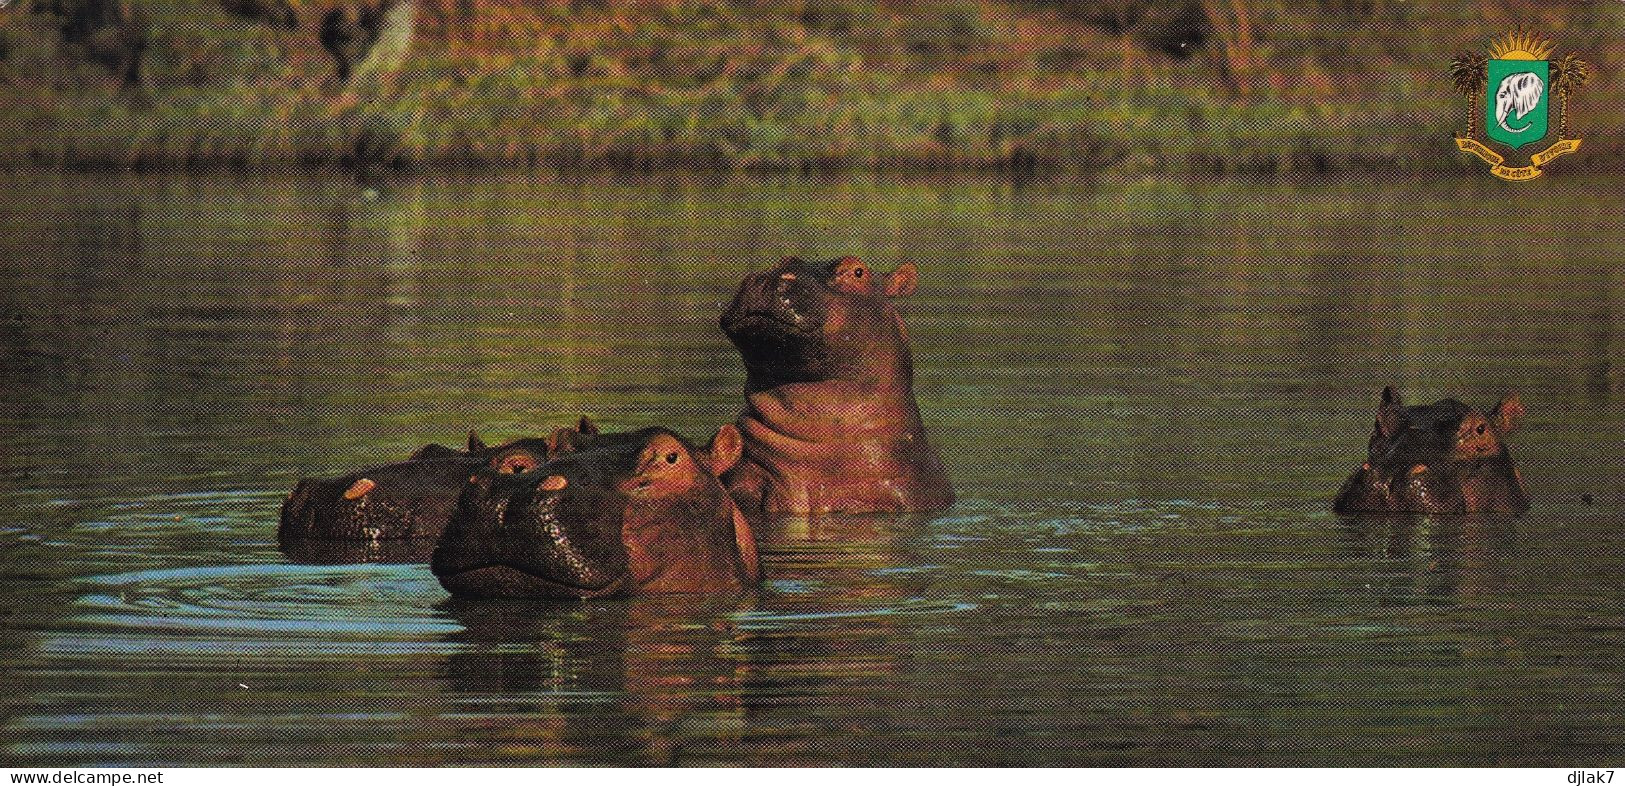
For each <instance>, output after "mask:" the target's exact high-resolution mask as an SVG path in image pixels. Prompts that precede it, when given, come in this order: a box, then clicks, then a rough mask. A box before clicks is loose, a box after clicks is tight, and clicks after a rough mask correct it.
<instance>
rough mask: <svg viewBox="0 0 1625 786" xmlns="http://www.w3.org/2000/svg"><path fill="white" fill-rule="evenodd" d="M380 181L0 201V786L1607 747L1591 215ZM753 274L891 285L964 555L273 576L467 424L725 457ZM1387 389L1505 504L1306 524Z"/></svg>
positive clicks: (937, 532) (1305, 201)
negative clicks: (106, 777)
mask: <svg viewBox="0 0 1625 786" xmlns="http://www.w3.org/2000/svg"><path fill="white" fill-rule="evenodd" d="M370 185H371V187H374V188H376V194H369V193H368V192H367V191H366V189H365V188H363V187H362V186H360V185H358V184H357V183H355V182H353V181H349V180H344V179H238V178H228V177H206V178H176V179H166V178H155V177H121V176H106V175H94V176H93V175H72V176H69V175H44V174H23V175H17V176H14V177H13V178H12V179H11V180H10V182H9V184H8V186H7V197H8V198H7V199H6V200H5V203H4V204H0V261H3V262H4V265H3V267H0V309H3V311H0V319H3V320H4V330H0V434H3V436H4V442H5V444H6V449H5V450H4V451H0V543H3V546H0V609H3V614H4V626H3V629H0V762H6V763H11V764H37V765H66V764H116V765H134V764H143V765H145V764H239V763H240V764H318V765H335V764H409V765H412V764H441V763H470V764H507V763H514V764H534V763H662V764H663V763H680V764H705V763H732V762H739V763H752V764H817V763H842V762H845V763H876V764H879V763H900V764H925V763H931V764H952V763H967V764H1120V763H1137V764H1165V763H1166V764H1282V765H1290V764H1314V763H1325V764H1390V763H1391V764H1491V763H1520V764H1554V765H1563V766H1568V765H1571V764H1578V763H1585V762H1601V761H1604V760H1606V759H1608V758H1610V757H1612V758H1617V757H1618V754H1620V753H1621V752H1622V751H1625V743H1621V740H1625V712H1622V710H1621V706H1620V701H1619V697H1620V696H1622V695H1625V661H1622V659H1621V657H1620V653H1621V652H1625V619H1622V613H1625V612H1622V609H1625V534H1622V528H1621V526H1620V524H1619V521H1620V513H1621V510H1622V507H1625V483H1622V480H1621V478H1622V477H1625V472H1622V470H1625V458H1622V457H1621V456H1622V451H1621V447H1622V442H1625V407H1622V396H1625V362H1622V360H1625V358H1622V354H1625V350H1622V347H1625V343H1622V339H1625V327H1622V322H1621V317H1622V316H1625V281H1622V280H1621V278H1622V276H1625V274H1622V273H1621V271H1620V268H1619V266H1618V262H1617V249H1619V248H1621V247H1625V228H1622V227H1621V225H1620V222H1619V221H1618V216H1620V215H1621V214H1625V199H1622V198H1621V197H1619V196H1617V195H1616V194H1617V189H1615V188H1612V187H1611V184H1606V183H1595V182H1587V181H1584V180H1581V179H1577V178H1555V177H1554V178H1551V179H1548V180H1544V181H1537V182H1534V183H1531V184H1524V185H1521V186H1519V187H1518V188H1517V189H1512V188H1509V187H1507V186H1506V184H1502V183H1498V182H1489V180H1488V179H1487V178H1479V179H1471V180H1463V181H1453V182H1443V183H1434V182H1424V181H1415V182H1401V183H1390V184H1386V185H1382V186H1374V185H1372V184H1371V183H1369V182H1364V181H1354V180H1350V181H1343V182H1336V183H1329V184H1328V183H1244V182H1226V183H1169V182H1162V181H1150V180H1148V181H1146V182H1143V183H1112V184H1076V183H1073V184H1037V185H1016V184H1011V183H1007V182H1001V181H994V180H974V179H973V180H936V179H932V180H912V181H892V180H867V179H846V180H830V181H806V180H769V181H755V180H725V181H710V180H700V179H677V178H672V179H656V180H636V181H634V180H626V179H594V180H585V181H574V180H556V179H528V178H468V179H446V180H436V181H425V182H419V181H402V182H384V183H377V184H370ZM787 253H796V254H804V255H809V256H819V257H832V256H836V255H839V254H846V253H854V254H858V255H860V256H863V257H865V258H866V259H868V260H870V261H871V262H873V263H874V264H876V265H877V266H878V267H880V268H882V269H887V268H889V267H891V266H892V265H894V264H896V263H897V262H899V261H901V260H904V259H909V260H914V261H916V262H917V263H918V264H919V265H920V268H921V286H920V290H919V292H918V293H917V295H916V296H914V297H913V298H911V299H910V301H909V302H908V304H907V305H906V308H905V313H906V318H907V320H908V324H909V329H910V332H911V334H912V335H913V338H914V347H915V354H916V366H917V392H918V395H919V399H920V406H921V409H922V410H923V412H924V414H925V417H926V420H927V423H928V426H929V428H930V431H931V434H932V436H933V438H934V439H935V440H936V441H937V442H938V443H939V446H940V447H941V448H942V450H943V452H944V454H945V459H946V460H947V462H948V464H949V466H950V469H951V472H952V475H953V478H954V481H955V483H956V486H957V488H958V491H959V493H960V498H961V500H960V502H959V503H958V504H957V505H956V506H955V507H954V508H953V509H951V510H949V511H946V512H944V513H942V514H940V515H933V516H871V517H861V516H846V517H841V516H837V517H822V518H814V519H805V518H786V519H781V520H776V521H772V522H767V523H765V524H764V525H763V526H762V529H761V532H762V534H763V536H764V552H763V553H764V558H765V567H766V569H767V571H768V574H769V581H768V582H767V584H766V585H765V587H764V588H763V589H762V590H761V591H760V592H759V593H756V594H753V595H751V596H748V597H743V598H724V599H709V600H695V599H681V598H645V599H637V600H630V601H601V602H591V603H583V604H562V605H545V604H524V603H484V602H479V603H476V602H461V601H453V600H452V599H450V598H449V597H448V596H447V595H446V594H445V593H444V592H443V591H442V590H441V589H440V587H439V585H438V584H437V583H436V582H435V581H434V578H433V577H432V576H431V575H430V574H429V572H428V570H427V569H426V568H425V567H424V566H423V565H422V564H421V562H418V561H416V560H420V559H421V547H418V549H417V551H416V552H414V547H413V546H411V545H409V544H408V545H401V546H396V547H393V548H391V549H383V550H375V551H371V552H368V551H367V550H365V549H362V550H359V552H358V553H352V554H345V555H336V556H335V555H328V557H329V558H328V559H322V558H320V555H316V556H313V555H309V554H284V553H282V552H281V551H279V550H278V548H277V546H276V543H275V539H274V530H275V525H276V515H277V508H278V506H279V504H280V502H281V499H282V496H283V494H285V493H286V491H287V490H288V489H289V488H291V487H292V485H293V483H294V481H295V480H296V479H297V478H298V477H301V476H304V475H310V474H324V473H336V472H339V471H344V470H347V469H350V468H354V467H358V466H363V465H367V464H371V463H377V462H378V461H380V460H385V459H390V458H394V457H397V456H404V455H405V454H407V453H408V452H410V451H411V450H412V449H414V448H416V447H417V446H419V445H421V444H423V443H425V442H430V441H441V442H456V441H457V440H459V439H460V438H461V435H462V433H463V432H464V431H466V430H467V429H468V428H471V427H476V428H478V429H479V430H480V431H481V433H482V434H483V435H484V436H486V438H487V439H488V440H493V439H507V438H511V437H516V436H520V435H526V434H537V433H546V432H547V431H549V430H551V429H552V428H553V427H555V426H558V425H563V424H565V423H568V422H571V421H572V420H573V419H574V417H575V416H577V415H578V414H580V413H583V412H585V413H588V414H591V415H593V416H594V417H596V418H598V419H599V420H600V421H601V422H602V423H603V424H604V425H605V426H606V427H609V428H612V429H620V428H634V427H640V426H643V425H646V424H650V423H663V424H667V425H669V426H672V427H674V428H676V429H678V430H679V431H682V432H685V433H687V434H689V435H691V436H693V437H695V438H696V439H704V438H706V437H708V436H709V434H710V433H711V432H712V431H714V429H715V427H716V426H717V424H719V423H720V422H723V421H724V420H727V419H730V418H731V417H732V416H733V414H734V413H735V412H736V411H737V408H738V407H739V404H740V392H741V388H742V385H743V373H742V371H741V370H740V368H739V366H738V363H737V361H736V360H735V358H734V355H733V352H732V350H731V349H730V347H729V346H728V345H727V343H726V341H725V340H724V339H723V337H722V336H721V333H720V331H719V330H718V329H717V327H716V318H717V315H718V313H719V312H720V310H721V307H722V304H723V303H724V302H725V300H726V299H727V298H728V297H729V295H730V293H731V291H732V288H733V285H734V284H735V283H736V282H737V281H738V279H739V278H740V277H741V276H742V275H744V273H746V272H747V271H749V270H751V269H753V268H755V267H759V266H763V265H765V264H768V263H770V262H772V261H773V260H775V259H776V258H777V257H779V256H781V255H783V254H787ZM1385 384H1394V385H1397V386H1399V387H1400V389H1401V390H1403V391H1404V392H1405V394H1406V395H1407V397H1408V398H1409V399H1410V400H1412V401H1415V402H1420V401H1428V400H1432V399H1435V398H1439V397H1443V396H1445V395H1453V396H1456V397H1459V398H1463V399H1466V400H1468V401H1470V402H1473V403H1476V404H1478V405H1480V406H1483V407H1488V406H1489V405H1491V404H1493V403H1494V401H1495V400H1496V399H1497V398H1499V397H1500V396H1501V395H1503V394H1504V393H1506V392H1508V391H1510V390H1516V391H1519V392H1520V393H1521V395H1522V396H1523V399H1524V402H1525V403H1526V405H1527V407H1528V411H1529V415H1528V418H1527V421H1526V425H1525V427H1524V428H1523V429H1522V430H1521V431H1519V432H1518V433H1516V434H1515V435H1514V436H1513V438H1512V440H1511V443H1512V446H1513V447H1512V449H1513V451H1514V454H1515V456H1516V458H1517V460H1518V462H1519V464H1520V466H1521V468H1522V471H1523V474H1524V476H1525V478H1526V480H1527V482H1528V485H1529V487H1530V493H1531V497H1532V498H1533V502H1534V509H1533V510H1532V511H1531V512H1530V513H1529V514H1528V515H1526V516H1522V517H1518V518H1473V519H1452V518H1448V517H1441V518H1426V517H1418V518H1400V519H1376V520H1362V519H1348V518H1339V517H1337V516H1334V515H1332V514H1331V513H1330V512H1329V510H1328V506H1329V500H1330V497H1331V495H1332V493H1333V492H1334V491H1335V489H1336V488H1337V485H1338V483H1339V482H1340V481H1341V480H1342V478H1343V477H1344V475H1346V474H1347V472H1348V471H1349V470H1350V469H1352V468H1353V467H1354V466H1355V465H1357V464H1358V463H1359V461H1360V460H1361V458H1362V453H1363V449H1364V444H1365V440H1366V437H1367V434H1368V431H1369V429H1370V425H1371V419H1372V411H1373V408H1374V407H1375V403H1376V398H1377V393H1378V391H1379V390H1381V388H1382V386H1383V385H1385ZM341 558H349V559H371V560H382V561H372V562H355V563H346V562H343V561H341ZM313 560H314V562H317V563H321V562H334V561H336V560H338V561H339V562H338V564H312V562H313Z"/></svg>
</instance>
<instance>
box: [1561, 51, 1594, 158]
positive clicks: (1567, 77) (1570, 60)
mask: <svg viewBox="0 0 1625 786" xmlns="http://www.w3.org/2000/svg"><path fill="white" fill-rule="evenodd" d="M1590 81H1591V64H1590V63H1587V62H1586V61H1584V60H1582V59H1580V56H1579V55H1576V54H1574V53H1573V52H1570V53H1568V54H1566V55H1563V59H1561V60H1558V61H1557V62H1555V63H1552V92H1554V93H1556V94H1557V102H1558V104H1557V105H1558V115H1557V117H1558V121H1557V135H1558V136H1559V137H1562V138H1564V139H1567V138H1568V136H1569V96H1571V95H1573V94H1574V93H1575V91H1577V90H1579V89H1580V88H1582V87H1585V86H1586V83H1588V82H1590Z"/></svg>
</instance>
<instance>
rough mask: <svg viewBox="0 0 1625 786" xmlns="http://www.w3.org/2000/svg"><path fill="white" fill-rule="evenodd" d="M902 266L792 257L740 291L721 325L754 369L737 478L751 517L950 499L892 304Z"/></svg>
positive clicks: (910, 275)
mask: <svg viewBox="0 0 1625 786" xmlns="http://www.w3.org/2000/svg"><path fill="white" fill-rule="evenodd" d="M916 276H917V274H916V271H915V268H914V265H913V264H912V263H904V264H903V265H902V266H900V267H898V268H897V269H896V270H895V271H893V272H891V273H876V272H875V271H873V270H872V269H870V268H869V266H868V265H865V264H864V263H863V262H861V261H859V260H858V259H857V258H855V257H843V258H841V259H837V260H835V261H833V262H806V261H803V260H800V259H795V258H787V259H785V260H783V261H781V262H780V263H779V264H778V265H776V266H774V267H772V268H769V269H767V270H764V271H761V272H758V273H753V274H751V275H750V276H748V277H747V278H746V279H745V281H744V283H742V284H740V285H739V292H738V294H737V295H735V296H734V300H733V304H732V305H731V306H729V307H728V310H727V312H726V313H724V314H723V315H722V330H723V332H725V333H727V334H728V338H729V339H730V340H732V341H733V344H734V346H735V347H736V348H738V350H739V354H740V356H741V357H742V358H743V359H744V362H745V370H746V374H747V376H746V382H745V399H746V403H745V411H744V412H743V413H741V414H740V416H739V421H738V422H739V429H740V431H741V432H742V433H743V434H744V438H745V456H744V460H743V461H741V462H740V464H739V466H738V467H736V468H735V469H734V470H733V472H731V473H730V474H729V475H728V477H727V481H728V485H729V488H730V489H731V490H732V491H733V494H734V498H735V499H736V500H738V502H739V504H740V505H741V506H743V507H744V508H746V509H747V510H763V511H768V512H773V513H822V512H828V511H849V512H865V511H905V510H913V511H925V510H937V509H940V508H945V507H948V506H949V505H951V504H953V501H954V492H953V488H952V486H951V485H950V484H949V482H948V473H947V471H946V470H945V469H944V468H943V465H942V460H941V459H940V458H939V457H938V456H937V452H936V450H935V449H934V448H932V447H931V443H930V442H929V441H928V440H927V439H926V436H925V427H924V426H923V425H921V423H920V412H919V408H918V407H917V406H916V405H915V403H914V392H913V377H914V364H913V359H912V357H911V355H910V352H909V346H908V331H907V330H906V329H905V328H904V327H903V319H902V317H901V316H900V315H899V314H898V313H897V309H896V308H895V307H894V306H893V305H892V302H891V301H892V299H894V298H900V297H905V296H907V295H909V294H910V293H912V292H913V291H914V287H915V282H916Z"/></svg>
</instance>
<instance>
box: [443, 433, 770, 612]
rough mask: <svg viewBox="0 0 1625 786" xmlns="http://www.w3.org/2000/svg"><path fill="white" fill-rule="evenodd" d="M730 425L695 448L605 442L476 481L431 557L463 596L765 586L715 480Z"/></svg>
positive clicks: (619, 437) (751, 546)
mask: <svg viewBox="0 0 1625 786" xmlns="http://www.w3.org/2000/svg"><path fill="white" fill-rule="evenodd" d="M740 450H741V442H740V437H739V432H738V430H737V429H735V428H734V427H733V426H731V425H725V426H723V427H722V428H721V429H720V430H719V431H718V432H717V435H716V438H715V439H714V440H713V441H712V443H711V445H710V446H709V447H708V448H706V449H704V450H700V449H697V448H695V447H694V446H692V445H690V444H689V443H688V442H687V441H686V440H684V439H682V438H681V437H679V436H677V435H676V434H673V433H671V432H670V431H667V430H665V429H661V428H650V429H644V430H642V431H636V432H630V433H626V434H609V435H602V436H600V437H599V438H597V439H595V440H594V441H593V443H592V445H591V446H590V447H588V448H584V449H581V450H578V451H575V452H570V453H566V454H564V455H562V456H560V457H557V458H554V459H552V460H550V461H548V462H546V463H544V464H541V465H539V466H536V467H534V468H531V469H529V470H527V471H523V472H519V473H504V472H502V471H500V470H499V469H497V468H486V469H482V470H480V471H479V472H477V473H476V474H475V475H474V476H473V477H471V478H469V481H468V485H467V486H466V488H464V490H463V493H462V496H461V498H460V499H459V501H458V506H457V510H456V512H455V514H454V515H453V516H452V518H451V523H450V525H449V526H447V528H446V532H445V534H444V535H442V536H441V539H440V543H439V545H438V546H437V547H436V548H435V552H434V556H433V558H432V559H431V560H430V568H431V569H432V570H433V571H434V574H435V576H437V577H438V578H439V579H440V583H441V584H442V585H444V586H445V588H446V589H447V590H448V591H450V592H452V593H453V594H456V595H473V596H487V597H542V598H599V597H606V596H611V595H626V594H632V593H654V592H697V593H709V592H724V591H736V590H739V589H741V588H744V587H747V586H751V585H754V584H755V583H756V582H757V581H758V580H759V577H760V571H759V568H758V565H757V556H756V544H755V538H754V537H753V536H752V534H751V530H750V526H749V525H748V523H747V522H746V521H745V518H744V516H742V515H741V514H740V512H739V509H738V508H737V507H735V506H734V504H733V501H732V499H731V498H730V497H729V495H728V493H727V490H726V489H725V488H724V487H723V486H722V482H721V480H720V479H719V477H718V476H719V475H721V474H722V473H723V472H725V471H727V470H728V469H729V468H731V467H732V466H733V465H734V463H735V462H737V461H738V459H739V454H740Z"/></svg>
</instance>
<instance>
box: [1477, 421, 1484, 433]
mask: <svg viewBox="0 0 1625 786" xmlns="http://www.w3.org/2000/svg"><path fill="white" fill-rule="evenodd" d="M1476 430H1477V431H1478V433H1480V434H1482V433H1484V424H1483V423H1480V424H1478V428H1477V429H1476Z"/></svg>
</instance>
